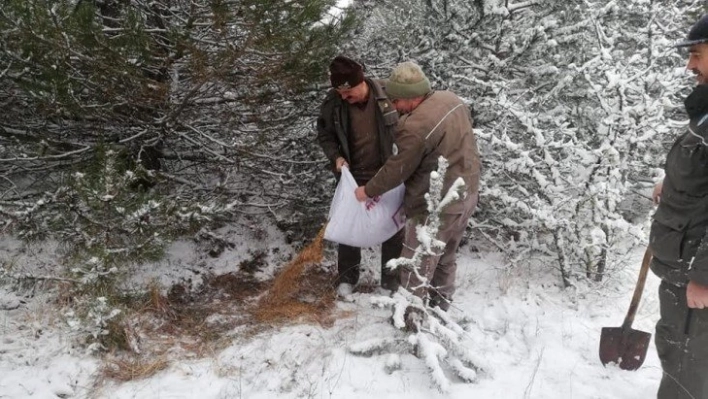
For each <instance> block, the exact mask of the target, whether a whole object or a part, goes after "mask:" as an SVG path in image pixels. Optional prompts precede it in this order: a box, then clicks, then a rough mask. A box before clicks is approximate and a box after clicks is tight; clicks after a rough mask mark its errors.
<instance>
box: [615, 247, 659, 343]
mask: <svg viewBox="0 0 708 399" xmlns="http://www.w3.org/2000/svg"><path fill="white" fill-rule="evenodd" d="M651 256H652V255H651V250H650V249H649V247H647V250H646V251H645V252H644V259H642V268H641V269H639V277H637V286H636V287H634V295H632V302H630V303H629V309H628V310H627V316H625V318H624V323H622V329H623V330H629V329H630V328H632V323H633V322H634V315H636V314H637V308H638V307H639V301H640V300H641V299H642V292H643V291H644V283H646V281H647V273H648V272H649V264H650V263H651Z"/></svg>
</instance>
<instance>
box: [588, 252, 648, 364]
mask: <svg viewBox="0 0 708 399" xmlns="http://www.w3.org/2000/svg"><path fill="white" fill-rule="evenodd" d="M651 256H652V255H651V251H650V250H649V248H647V250H646V252H644V259H643V260H642V268H641V269H640V270H639V278H637V286H636V287H635V288H634V295H633V296H632V302H630V304H629V310H627V316H625V318H624V323H622V327H603V328H602V334H601V335H600V361H601V362H602V364H603V365H605V366H606V365H607V363H617V364H618V365H619V367H620V368H621V369H622V370H636V369H638V368H639V367H641V366H642V363H644V358H646V356H647V349H648V348H649V341H650V339H651V334H650V333H648V332H644V331H639V330H634V329H632V322H633V321H634V315H635V314H636V313H637V308H638V307H639V300H640V299H642V291H644V283H645V282H646V280H647V271H648V270H649V263H650V262H651Z"/></svg>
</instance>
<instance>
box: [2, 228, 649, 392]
mask: <svg viewBox="0 0 708 399" xmlns="http://www.w3.org/2000/svg"><path fill="white" fill-rule="evenodd" d="M267 233H268V234H269V236H271V237H273V238H271V239H270V240H265V241H264V240H263V239H256V238H253V234H246V233H244V232H241V233H240V232H238V231H236V230H234V231H232V232H231V233H230V234H231V236H232V237H234V236H238V237H240V239H239V240H240V241H239V245H238V246H237V247H236V248H234V249H233V250H230V251H228V250H227V252H225V253H224V254H223V255H222V256H221V257H220V258H217V259H212V258H209V257H207V256H201V255H199V253H200V251H199V249H198V248H196V247H195V246H194V245H193V244H192V243H186V242H182V243H177V244H175V245H174V246H173V247H172V249H171V251H170V255H169V256H168V257H167V259H166V260H165V261H163V262H161V264H160V265H159V269H157V270H152V271H150V272H149V273H147V272H146V273H137V274H136V275H135V276H134V280H135V281H136V282H139V281H141V280H142V281H148V280H151V279H159V281H160V282H161V283H163V284H166V283H169V282H170V281H175V280H176V279H180V278H194V277H195V276H196V275H198V273H196V272H195V270H196V269H205V268H206V269H211V270H212V271H213V272H216V273H218V272H224V271H233V270H229V269H230V268H233V267H234V266H233V265H237V264H238V263H239V261H240V260H242V259H247V258H248V257H249V256H251V254H252V253H253V251H255V250H259V249H260V250H263V251H267V253H268V258H267V259H268V261H269V263H271V269H270V270H267V271H265V273H264V274H265V275H267V274H270V273H274V272H276V269H277V268H276V266H277V265H279V264H280V265H282V263H283V259H284V257H285V256H286V255H287V254H288V253H289V251H286V250H284V249H282V248H285V247H286V246H285V244H283V243H282V241H281V238H279V237H278V235H277V234H276V233H275V232H274V231H273V230H272V229H270V230H268V231H267ZM239 234H240V235H239ZM261 237H262V235H261ZM274 248H281V249H280V250H273V249H274ZM52 251H53V249H52V248H51V247H46V246H40V247H35V248H34V249H31V250H29V251H21V246H20V245H19V244H18V243H17V242H15V241H12V240H9V239H6V240H4V241H0V260H4V261H5V262H7V261H8V260H11V261H12V262H13V264H15V265H17V266H16V267H19V266H20V265H22V266H23V267H26V268H30V269H31V268H33V267H38V268H40V270H41V268H42V267H49V266H47V265H50V264H51V263H52V253H53V252H52ZM374 255H375V254H374V253H373V252H371V251H369V252H368V253H367V256H365V259H366V260H367V263H370V264H371V265H372V266H373V265H374V264H375V263H376V260H375V256H374ZM641 256H642V253H635V254H633V255H632V257H631V258H630V259H628V261H627V267H626V268H624V269H621V270H619V271H616V272H613V273H612V275H611V276H610V278H608V279H607V280H606V281H605V282H604V283H603V286H602V287H601V288H599V287H594V286H593V287H591V286H587V287H585V286H583V287H576V288H575V289H571V290H561V289H560V288H559V287H558V285H557V280H558V276H557V275H552V274H551V275H546V274H544V275H540V274H539V273H538V272H535V273H534V272H532V271H530V270H520V269H517V270H513V271H505V269H504V268H503V266H502V265H503V260H502V258H501V256H500V255H499V254H494V253H473V252H470V250H469V247H464V248H462V250H461V252H460V255H459V275H458V287H459V288H458V293H457V296H456V301H455V303H454V308H453V309H452V310H451V312H450V314H451V315H452V317H453V318H454V319H455V320H457V321H459V322H460V324H461V325H464V326H465V331H466V332H465V337H464V342H465V345H467V347H468V348H469V349H470V351H471V352H472V353H473V354H474V355H475V356H476V358H478V359H479V363H481V364H477V366H479V367H481V368H482V369H483V371H481V372H480V373H479V378H478V381H477V382H475V383H464V382H462V381H461V380H459V379H456V378H455V377H454V376H453V375H452V374H447V376H448V377H449V378H450V381H451V382H452V383H451V385H450V389H449V391H448V392H447V393H440V392H439V391H438V389H437V388H436V387H435V386H434V384H433V380H432V378H431V374H430V372H429V371H428V370H427V368H426V364H425V363H424V361H422V360H421V359H419V358H417V357H415V356H414V355H413V354H411V353H410V352H409V351H408V348H407V347H406V346H405V345H403V344H401V345H394V346H393V347H391V348H389V349H390V350H389V351H388V352H387V353H377V354H374V355H372V356H369V357H363V356H357V355H354V354H352V353H351V352H350V350H349V349H350V348H351V347H352V346H353V345H354V346H356V345H357V344H362V343H365V342H368V341H369V340H371V339H380V338H382V337H391V338H393V339H395V340H397V342H405V339H406V337H407V334H406V333H404V332H402V331H400V330H397V329H395V328H394V327H393V326H392V324H391V311H390V310H389V309H382V308H377V307H374V306H372V304H371V300H372V298H375V297H376V295H375V294H360V293H358V294H354V296H353V302H338V304H337V306H338V309H337V314H339V315H341V316H340V317H339V318H338V319H337V321H336V322H335V323H334V325H333V326H331V327H323V326H319V325H311V324H299V325H290V326H283V327H279V328H276V329H266V330H265V331H264V332H261V333H258V334H256V335H255V336H250V337H248V338H239V337H238V335H236V338H234V340H233V343H232V345H231V346H230V347H228V348H226V349H224V350H221V351H218V352H215V353H213V354H212V355H210V356H207V357H205V358H201V359H198V360H189V359H183V360H180V361H178V362H173V363H172V365H171V366H169V367H168V368H167V369H166V370H164V371H162V372H160V373H158V374H156V375H155V376H153V377H151V378H148V379H142V380H137V381H131V382H127V383H121V384H118V383H110V382H109V383H106V384H104V385H103V386H101V387H100V388H99V389H95V388H92V384H93V379H94V377H95V376H96V375H97V370H98V367H99V366H100V362H99V361H98V360H96V359H95V358H92V357H90V356H87V355H85V354H84V353H83V349H81V348H76V347H72V343H71V339H69V338H68V337H69V335H68V333H67V329H66V328H65V327H63V323H62V319H61V317H59V316H58V315H57V312H56V311H55V310H53V308H52V307H51V305H49V302H50V301H51V298H48V297H47V296H46V295H43V294H41V290H35V292H32V291H29V292H23V294H22V295H17V294H15V293H13V292H10V291H9V290H8V288H7V287H5V288H2V287H0V398H57V397H59V398H83V397H98V398H253V399H257V398H342V399H344V398H382V399H394V398H407V399H416V398H420V399H427V398H460V399H462V398H464V399H468V398H510V399H511V398H543V399H561V398H562V399H570V398H578V399H580V398H586V399H590V398H598V399H600V398H602V399H607V398H616V399H630V398H647V397H654V396H655V392H656V389H657V386H658V383H659V378H660V375H661V370H660V367H659V362H658V359H657V357H656V351H655V349H654V347H653V344H652V347H650V349H649V354H648V356H647V360H646V362H645V363H644V366H643V367H642V368H641V369H640V370H638V371H636V372H627V371H622V370H620V369H618V368H616V367H609V368H605V367H603V366H602V365H601V364H600V361H599V360H598V344H599V338H600V329H601V328H602V327H618V326H620V325H621V324H622V321H623V318H624V315H625V312H626V308H627V306H628V304H629V299H630V297H631V293H632V289H633V285H634V279H635V278H636V274H637V270H638V269H639V264H640V262H641ZM3 257H4V258H3ZM330 258H331V256H330ZM29 260H32V264H30V263H29ZM329 263H330V264H331V260H330V261H329ZM6 264H7V263H6ZM147 269H148V268H147V267H146V268H139V269H138V270H147ZM657 284H658V281H657V280H656V278H655V277H654V276H651V275H650V278H649V281H648V283H647V289H646V291H645V295H644V299H643V302H642V305H641V307H640V309H639V314H638V315H637V318H636V321H635V324H634V328H636V329H640V330H643V331H648V332H652V333H653V330H654V323H655V322H656V319H657V316H658V300H657V297H656V287H657ZM395 363H400V366H399V367H397V368H396V367H393V368H391V367H390V366H391V365H392V364H395ZM448 372H449V370H446V373H448Z"/></svg>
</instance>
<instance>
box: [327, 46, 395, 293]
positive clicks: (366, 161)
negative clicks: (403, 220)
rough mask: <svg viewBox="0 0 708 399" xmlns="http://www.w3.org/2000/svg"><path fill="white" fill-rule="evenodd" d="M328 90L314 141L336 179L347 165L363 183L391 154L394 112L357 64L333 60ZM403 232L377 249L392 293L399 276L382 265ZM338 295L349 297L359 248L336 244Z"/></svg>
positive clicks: (344, 59)
mask: <svg viewBox="0 0 708 399" xmlns="http://www.w3.org/2000/svg"><path fill="white" fill-rule="evenodd" d="M329 72H330V83H331V84H332V89H331V90H330V91H329V92H328V93H327V96H326V98H325V100H324V103H323V104H322V107H321V109H320V116H319V118H318V119H317V140H318V141H319V144H320V146H321V147H322V150H323V151H324V153H325V156H327V159H329V161H330V164H331V166H332V170H333V172H334V173H335V174H336V175H337V178H339V173H341V170H342V166H345V165H346V166H347V167H348V168H349V170H350V171H351V173H352V176H354V179H355V180H356V181H357V184H366V183H367V182H368V181H369V179H371V178H372V177H373V176H374V174H376V172H377V171H378V170H379V168H380V167H381V166H382V165H383V164H384V162H386V159H388V157H390V156H391V154H392V151H393V134H394V131H395V128H396V124H397V123H398V113H397V112H396V109H395V108H394V107H393V104H392V103H391V101H390V100H389V99H388V97H387V96H386V92H385V91H384V87H383V86H382V84H381V83H382V82H380V81H377V80H373V79H369V78H367V77H365V76H364V71H363V68H362V66H361V65H360V64H359V63H357V62H356V61H354V60H352V59H350V58H347V57H344V56H341V55H340V56H337V57H336V58H334V60H332V63H331V64H330V66H329ZM402 241H403V230H401V231H399V232H398V233H397V234H395V235H394V236H393V237H391V238H390V239H388V240H387V241H385V242H384V243H383V244H382V245H381V286H382V287H383V288H385V289H388V290H392V291H395V290H396V289H398V286H399V283H398V276H397V275H396V274H395V273H392V272H391V271H390V270H389V269H387V268H386V267H385V265H386V262H388V261H389V260H390V259H394V258H397V257H398V256H400V253H401V245H402ZM337 252H338V254H337V269H338V278H337V283H338V287H337V292H338V293H339V295H340V296H343V297H346V296H348V295H350V294H351V293H352V291H353V289H354V286H355V285H356V284H357V282H358V280H359V266H360V263H361V248H356V247H351V246H348V245H344V244H339V248H338V251H337Z"/></svg>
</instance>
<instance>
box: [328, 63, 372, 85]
mask: <svg viewBox="0 0 708 399" xmlns="http://www.w3.org/2000/svg"><path fill="white" fill-rule="evenodd" d="M329 81H330V82H331V83H332V87H334V88H335V89H351V88H352V87H354V86H356V85H358V84H359V83H361V82H363V81H364V68H363V67H362V66H361V64H359V63H358V62H356V61H354V60H353V59H351V58H347V57H345V56H343V55H338V56H337V57H335V58H334V60H332V63H331V64H329Z"/></svg>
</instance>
